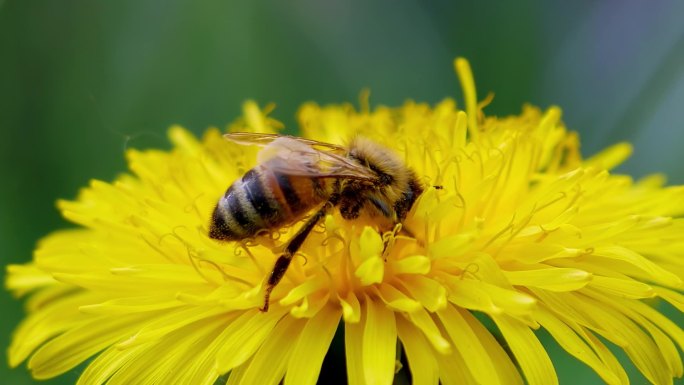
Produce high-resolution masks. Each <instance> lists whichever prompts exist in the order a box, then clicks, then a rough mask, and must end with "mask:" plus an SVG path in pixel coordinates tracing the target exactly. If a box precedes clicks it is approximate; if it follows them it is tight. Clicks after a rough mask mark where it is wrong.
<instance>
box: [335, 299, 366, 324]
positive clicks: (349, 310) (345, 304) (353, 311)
mask: <svg viewBox="0 0 684 385" xmlns="http://www.w3.org/2000/svg"><path fill="white" fill-rule="evenodd" d="M338 299H339V300H340V305H341V306H342V316H343V318H344V322H346V323H357V322H359V320H361V303H359V299H358V298H357V297H356V294H354V293H353V292H349V293H347V296H346V297H345V298H342V297H338Z"/></svg>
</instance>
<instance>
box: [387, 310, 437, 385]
mask: <svg viewBox="0 0 684 385" xmlns="http://www.w3.org/2000/svg"><path fill="white" fill-rule="evenodd" d="M396 320H397V335H398V336H399V339H400V340H401V343H402V345H403V346H404V351H405V352H406V360H407V361H408V365H409V368H410V369H411V383H412V384H413V385H436V384H438V383H439V367H438V366H437V361H436V360H435V358H434V357H433V350H432V349H431V348H430V344H429V343H428V342H427V341H426V340H425V337H423V333H421V332H420V331H419V330H418V329H417V328H416V327H415V326H414V325H412V324H411V323H410V322H408V321H406V320H405V319H404V318H402V317H397V318H396Z"/></svg>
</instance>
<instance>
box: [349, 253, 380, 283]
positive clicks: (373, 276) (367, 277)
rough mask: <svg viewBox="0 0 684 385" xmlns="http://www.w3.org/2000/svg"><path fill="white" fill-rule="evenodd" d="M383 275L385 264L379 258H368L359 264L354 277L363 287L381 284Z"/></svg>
mask: <svg viewBox="0 0 684 385" xmlns="http://www.w3.org/2000/svg"><path fill="white" fill-rule="evenodd" d="M384 274H385V262H384V261H383V260H382V258H380V257H370V258H368V259H366V260H365V261H363V262H361V264H360V265H359V267H358V268H356V271H355V272H354V275H355V276H356V277H357V278H358V279H359V280H360V281H361V284H362V285H364V286H368V285H372V284H374V283H380V282H382V277H383V276H384Z"/></svg>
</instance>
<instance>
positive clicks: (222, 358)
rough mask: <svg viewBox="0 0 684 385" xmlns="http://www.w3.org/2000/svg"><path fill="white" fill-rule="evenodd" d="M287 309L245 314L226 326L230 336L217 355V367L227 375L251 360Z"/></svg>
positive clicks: (254, 311)
mask: <svg viewBox="0 0 684 385" xmlns="http://www.w3.org/2000/svg"><path fill="white" fill-rule="evenodd" d="M284 311H285V309H273V308H272V309H271V310H269V311H268V312H267V313H262V312H260V311H259V310H256V309H254V310H252V311H248V312H245V313H243V314H242V315H240V316H239V317H238V318H236V319H235V320H234V321H233V322H232V323H231V324H230V325H228V326H226V330H229V332H228V333H229V334H228V335H227V336H226V337H225V341H224V344H223V346H222V347H221V348H220V349H219V351H218V352H217V353H216V366H217V367H218V370H219V372H220V373H225V372H227V371H229V370H231V369H233V368H234V367H236V366H238V365H241V364H242V363H244V362H245V361H246V360H247V359H249V358H250V357H251V356H252V355H253V354H254V352H255V351H256V350H257V349H258V348H259V347H260V346H261V344H262V343H263V341H264V339H266V337H268V335H269V334H270V333H271V331H272V330H273V327H274V326H275V324H276V323H277V322H278V321H279V320H280V318H282V316H283V313H284Z"/></svg>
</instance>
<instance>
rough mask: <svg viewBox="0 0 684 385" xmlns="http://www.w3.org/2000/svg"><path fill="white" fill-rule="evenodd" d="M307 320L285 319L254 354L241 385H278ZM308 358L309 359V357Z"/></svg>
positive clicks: (243, 375)
mask: <svg viewBox="0 0 684 385" xmlns="http://www.w3.org/2000/svg"><path fill="white" fill-rule="evenodd" d="M306 322H307V320H302V319H297V318H293V317H283V319H282V320H280V322H278V324H277V325H276V326H275V328H273V332H271V334H270V335H269V336H268V338H267V339H266V340H265V341H264V343H263V345H261V347H260V348H259V350H257V352H256V353H255V354H254V357H253V358H252V360H251V361H250V362H249V364H247V363H245V364H244V365H247V368H246V369H245V372H244V373H243V374H242V378H241V382H240V383H241V384H245V385H249V384H264V385H268V384H274V385H275V384H278V383H280V380H282V378H283V376H284V375H285V371H286V369H287V362H288V360H289V359H290V355H291V352H292V349H293V346H294V344H293V343H292V341H293V340H294V339H295V338H297V337H298V336H299V335H300V334H301V332H302V329H303V327H304V325H305V323H306ZM307 357H309V356H308V355H307Z"/></svg>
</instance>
